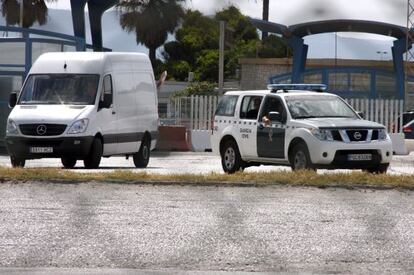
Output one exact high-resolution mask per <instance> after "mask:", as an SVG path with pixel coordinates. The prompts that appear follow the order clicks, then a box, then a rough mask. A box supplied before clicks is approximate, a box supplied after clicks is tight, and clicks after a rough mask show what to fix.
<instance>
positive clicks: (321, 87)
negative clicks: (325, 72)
mask: <svg viewBox="0 0 414 275" xmlns="http://www.w3.org/2000/svg"><path fill="white" fill-rule="evenodd" d="M267 88H268V89H269V90H271V92H272V93H276V92H277V91H283V92H285V93H287V92H288V91H289V90H299V91H315V92H324V91H325V90H326V89H327V86H326V85H325V84H269V85H267Z"/></svg>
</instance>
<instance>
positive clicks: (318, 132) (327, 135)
mask: <svg viewBox="0 0 414 275" xmlns="http://www.w3.org/2000/svg"><path fill="white" fill-rule="evenodd" d="M310 132H311V133H312V135H314V136H315V137H316V138H317V139H319V140H324V141H333V136H332V132H331V130H326V129H317V128H313V129H311V130H310Z"/></svg>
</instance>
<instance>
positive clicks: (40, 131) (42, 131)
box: [36, 124, 47, 136]
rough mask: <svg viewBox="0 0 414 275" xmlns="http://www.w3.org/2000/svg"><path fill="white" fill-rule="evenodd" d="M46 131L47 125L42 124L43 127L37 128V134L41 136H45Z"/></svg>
mask: <svg viewBox="0 0 414 275" xmlns="http://www.w3.org/2000/svg"><path fill="white" fill-rule="evenodd" d="M46 130H47V128H46V125H43V124H42V125H39V126H37V128H36V133H37V134H38V135H39V136H43V135H44V134H46Z"/></svg>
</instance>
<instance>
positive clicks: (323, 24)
mask: <svg viewBox="0 0 414 275" xmlns="http://www.w3.org/2000/svg"><path fill="white" fill-rule="evenodd" d="M251 21H252V23H253V24H254V25H255V26H256V27H257V28H258V29H260V30H261V31H266V32H269V33H276V34H279V35H281V36H282V37H283V38H284V39H285V40H286V41H287V42H288V44H289V45H290V46H291V47H292V49H293V64H292V73H291V81H292V82H293V83H300V82H301V81H302V80H303V74H304V73H305V66H306V59H307V54H308V45H306V44H305V43H304V40H303V37H305V36H307V35H313V34H319V33H326V32H364V33H373V34H379V35H386V36H391V37H394V38H396V40H395V41H394V43H393V46H392V48H391V51H392V57H393V64H394V71H393V73H394V77H395V89H396V91H397V94H398V97H399V98H400V97H401V96H402V98H404V95H405V81H404V65H403V61H404V58H403V55H404V53H405V51H406V46H407V45H409V48H411V46H412V43H413V41H412V40H410V41H407V39H406V33H407V31H408V30H407V28H405V27H402V26H397V25H393V24H387V23H383V22H375V21H365V20H326V21H316V22H308V23H303V24H297V25H292V26H285V25H282V24H277V23H273V22H267V21H263V20H259V19H251ZM409 32H411V35H410V37H414V30H409Z"/></svg>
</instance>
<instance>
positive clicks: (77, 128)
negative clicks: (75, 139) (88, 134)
mask: <svg viewBox="0 0 414 275" xmlns="http://www.w3.org/2000/svg"><path fill="white" fill-rule="evenodd" d="M88 123H89V119H87V118H83V119H80V120H77V121H75V122H74V123H73V124H72V126H70V128H69V131H68V134H80V133H83V132H85V131H86V128H88Z"/></svg>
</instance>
